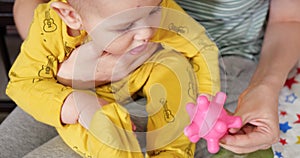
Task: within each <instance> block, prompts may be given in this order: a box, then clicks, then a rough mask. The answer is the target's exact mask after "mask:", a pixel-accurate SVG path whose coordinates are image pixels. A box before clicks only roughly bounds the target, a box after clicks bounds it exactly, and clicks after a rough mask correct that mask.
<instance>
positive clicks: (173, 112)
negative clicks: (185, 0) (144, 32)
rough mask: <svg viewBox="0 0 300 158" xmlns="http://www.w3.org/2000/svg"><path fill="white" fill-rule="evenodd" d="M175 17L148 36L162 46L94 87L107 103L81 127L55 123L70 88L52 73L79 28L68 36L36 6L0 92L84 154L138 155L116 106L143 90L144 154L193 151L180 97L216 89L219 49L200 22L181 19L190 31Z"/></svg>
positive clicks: (170, 5) (171, 4)
mask: <svg viewBox="0 0 300 158" xmlns="http://www.w3.org/2000/svg"><path fill="white" fill-rule="evenodd" d="M161 6H162V7H167V8H173V9H176V10H178V11H179V12H181V14H182V15H186V14H185V13H184V12H183V11H182V10H181V9H180V7H179V6H178V5H177V4H176V3H175V2H173V1H171V0H164V1H163V2H162V3H161ZM179 12H177V13H175V14H178V13H179ZM167 14H170V13H169V12H166V13H165V14H164V15H167ZM164 17H169V15H168V16H164ZM176 19H178V17H177V18H174V19H173V20H172V19H170V18H168V19H166V18H165V19H164V22H163V23H162V24H161V26H162V28H163V29H160V30H159V31H158V32H157V34H156V35H155V36H154V38H153V41H155V42H160V43H162V44H163V46H164V47H165V48H166V49H163V50H161V51H159V52H157V53H155V54H154V55H153V56H152V57H151V58H150V59H149V60H148V61H147V62H146V63H145V64H143V65H142V66H141V67H140V68H138V69H137V70H136V71H134V72H133V73H132V74H130V75H129V76H128V77H127V78H125V79H123V80H121V81H118V82H115V83H113V84H110V85H105V86H101V87H98V88H96V93H97V95H98V96H99V97H103V98H105V99H106V100H108V101H109V102H110V103H109V104H108V105H105V106H103V108H101V109H99V111H98V112H97V113H96V114H95V115H94V116H93V119H92V122H91V124H90V128H89V130H86V129H85V128H83V127H82V126H81V125H79V124H75V125H62V124H61V122H60V110H61V106H62V104H63V102H64V100H65V98H66V97H67V96H68V95H69V94H70V93H71V92H72V91H74V90H75V89H72V88H71V87H67V86H64V85H61V84H59V83H58V82H57V80H56V75H57V70H58V64H59V63H61V62H63V61H64V60H65V59H66V58H67V57H68V56H69V54H70V53H71V52H72V50H73V49H74V48H75V47H76V46H79V45H80V44H82V41H83V40H84V39H85V37H86V33H85V32H84V31H82V34H81V35H80V36H77V37H70V36H68V34H67V31H66V28H67V27H66V25H65V24H64V23H63V22H62V21H61V19H60V18H59V17H58V15H57V14H56V13H55V12H54V11H53V10H52V9H50V7H49V4H43V5H40V6H39V7H38V8H37V9H36V11H35V17H34V21H33V23H32V25H31V28H30V32H29V35H28V38H27V39H26V40H25V41H24V43H23V44H22V47H21V52H20V54H19V56H18V58H17V59H16V61H15V63H14V64H13V66H12V68H11V71H10V73H9V76H10V82H9V84H8V86H7V91H6V93H7V95H8V96H9V97H11V98H12V99H13V100H14V101H15V102H16V104H17V105H18V106H20V107H21V108H22V109H23V110H25V111H26V112H27V113H29V114H30V115H32V116H33V117H34V118H35V119H36V120H38V121H41V122H43V123H46V124H49V125H52V126H54V127H56V129H57V131H58V132H59V134H60V135H61V137H62V139H63V140H64V141H65V142H66V143H67V144H68V145H69V146H70V147H71V148H72V149H73V150H74V151H76V152H77V153H78V154H80V155H81V156H83V157H143V156H144V155H143V154H142V153H141V149H140V147H139V145H138V142H137V140H136V139H135V135H134V134H133V133H132V127H131V121H130V116H129V114H128V112H127V110H126V109H125V108H124V107H122V106H121V105H124V104H126V103H128V102H129V101H134V100H135V99H138V98H140V97H145V98H146V99H147V105H146V111H147V113H148V115H149V116H148V125H147V146H146V149H147V152H146V156H148V157H171V155H173V157H193V154H194V144H192V143H190V142H189V140H188V139H187V138H186V137H185V136H184V135H183V128H184V126H186V125H187V124H188V122H189V117H188V115H187V113H186V112H185V104H186V103H187V102H191V101H194V100H195V98H196V96H197V94H198V93H199V92H201V93H208V94H214V93H215V92H217V91H218V90H219V77H218V75H219V71H218V60H217V57H218V50H217V48H216V46H215V44H214V43H213V42H211V41H210V40H209V38H208V37H207V36H206V34H205V30H204V28H203V27H201V26H199V25H198V24H197V27H193V26H194V25H195V26H196V24H194V23H193V24H194V25H184V26H183V28H185V27H186V28H187V30H189V31H187V30H186V32H182V31H180V30H178V29H176V28H177V27H179V24H185V23H186V21H184V20H183V21H181V22H180V21H178V20H176ZM188 21H191V19H189V20H188ZM192 22H194V21H193V20H192ZM195 28H196V29H198V30H197V31H199V33H195V32H194V31H195ZM181 36H183V37H184V38H182V37H181ZM200 38H201V39H200ZM168 48H173V49H175V50H176V51H178V52H181V54H183V55H184V56H185V57H186V58H185V57H183V56H182V55H181V54H178V53H176V52H174V51H172V50H170V49H168ZM186 59H188V60H186ZM191 63H192V64H191ZM191 65H192V66H191ZM194 72H195V73H194ZM194 74H196V78H197V80H196V79H195V77H194ZM197 84H198V85H197Z"/></svg>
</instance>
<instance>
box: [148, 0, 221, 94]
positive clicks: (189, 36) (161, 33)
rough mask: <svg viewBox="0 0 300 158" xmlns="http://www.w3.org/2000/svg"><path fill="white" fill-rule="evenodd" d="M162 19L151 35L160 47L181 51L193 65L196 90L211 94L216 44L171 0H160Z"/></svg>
mask: <svg viewBox="0 0 300 158" xmlns="http://www.w3.org/2000/svg"><path fill="white" fill-rule="evenodd" d="M161 6H162V20H161V21H162V23H161V25H160V29H158V30H157V32H156V34H155V36H154V37H153V39H152V40H153V41H154V42H160V43H162V44H163V45H164V47H170V48H172V49H174V50H176V51H178V52H181V53H182V54H184V55H185V56H186V57H187V58H188V59H189V60H190V62H191V64H192V65H193V67H194V71H195V73H196V76H197V79H198V85H199V92H200V93H207V94H212V95H214V94H215V93H216V92H218V91H220V74H219V63H218V48H217V46H216V44H215V43H214V42H212V41H211V40H210V39H209V37H208V36H207V34H206V30H205V28H204V27H203V26H201V25H200V24H199V23H198V22H196V21H195V20H194V19H193V18H192V17H190V16H189V15H187V14H186V13H185V12H184V11H183V9H182V8H181V7H180V6H179V5H178V4H176V3H175V2H174V1H173V0H164V1H163V2H162V4H161Z"/></svg>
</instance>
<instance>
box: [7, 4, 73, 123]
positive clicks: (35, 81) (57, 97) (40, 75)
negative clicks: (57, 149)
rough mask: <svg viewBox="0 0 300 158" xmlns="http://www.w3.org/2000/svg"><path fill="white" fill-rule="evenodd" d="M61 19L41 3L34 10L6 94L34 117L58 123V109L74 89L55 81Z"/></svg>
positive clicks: (60, 55)
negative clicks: (26, 36) (32, 18)
mask: <svg viewBox="0 0 300 158" xmlns="http://www.w3.org/2000/svg"><path fill="white" fill-rule="evenodd" d="M61 28H62V21H61V20H60V19H59V17H58V15H57V14H56V13H55V12H54V11H53V10H51V9H50V7H49V4H42V5H40V6H39V7H38V8H37V9H36V10H35V15H34V21H33V23H32V24H31V28H30V31H29V35H28V38H27V39H26V40H25V41H24V42H23V44H22V47H21V52H20V54H19V56H18V57H17V59H16V60H15V62H14V64H13V66H12V68H11V70H10V72H9V77H10V81H9V83H8V86H7V88H6V94H7V95H8V96H9V97H10V98H11V99H12V100H13V101H14V102H15V103H16V104H17V105H18V106H20V107H21V108H22V109H23V110H24V111H26V112H27V113H29V114H30V115H32V116H33V117H34V118H35V119H36V120H38V121H41V122H43V123H46V124H49V125H52V126H56V127H58V126H61V122H60V110H61V106H62V104H63V102H64V100H65V98H66V97H67V96H68V95H69V94H70V93H71V92H72V91H73V90H72V88H70V87H65V86H64V85H61V84H59V83H58V82H57V80H56V77H55V76H56V74H57V69H58V63H59V62H61V61H63V60H64V57H65V50H64V44H63V42H62V39H61V38H60V37H62V32H61Z"/></svg>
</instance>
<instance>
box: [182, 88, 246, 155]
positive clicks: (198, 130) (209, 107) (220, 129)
mask: <svg viewBox="0 0 300 158" xmlns="http://www.w3.org/2000/svg"><path fill="white" fill-rule="evenodd" d="M225 101H226V94H225V93H223V92H218V93H217V94H216V96H215V97H213V100H212V101H211V102H210V101H209V100H208V99H207V98H206V97H205V96H198V98H197V104H196V105H195V104H194V103H188V104H187V105H186V110H187V112H188V114H189V115H190V118H191V121H190V124H189V125H188V126H187V127H186V128H185V129H184V134H185V135H186V136H187V137H188V138H189V139H190V141H191V142H193V143H196V142H198V141H199V139H200V138H203V139H205V140H206V142H207V149H208V151H209V152H210V153H217V152H218V151H219V149H220V147H219V140H220V139H221V138H222V137H223V136H224V135H225V134H227V133H228V129H230V128H240V127H241V126H242V120H241V118H240V117H238V116H230V115H228V114H227V112H226V110H224V108H223V105H224V104H225Z"/></svg>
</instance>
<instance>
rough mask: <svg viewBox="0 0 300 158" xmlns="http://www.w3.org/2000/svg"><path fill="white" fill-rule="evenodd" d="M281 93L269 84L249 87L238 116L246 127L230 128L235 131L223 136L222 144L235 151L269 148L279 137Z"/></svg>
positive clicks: (244, 94) (242, 96) (242, 95)
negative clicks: (279, 95) (279, 98)
mask: <svg viewBox="0 0 300 158" xmlns="http://www.w3.org/2000/svg"><path fill="white" fill-rule="evenodd" d="M277 107H278V93H277V92H276V91H274V90H272V87H269V86H268V85H255V86H252V87H248V89H246V90H245V91H244V92H243V93H242V94H241V95H240V97H239V101H238V106H237V109H236V111H235V114H234V115H236V116H241V118H242V121H243V127H242V128H241V129H230V133H232V134H231V135H227V136H225V137H224V138H222V140H221V144H220V145H221V146H222V147H224V148H225V149H228V150H230V151H233V152H235V153H249V152H253V151H256V150H259V149H267V148H269V147H271V145H272V144H273V143H275V142H277V141H278V138H279V127H278V123H279V121H278V108H277Z"/></svg>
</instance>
